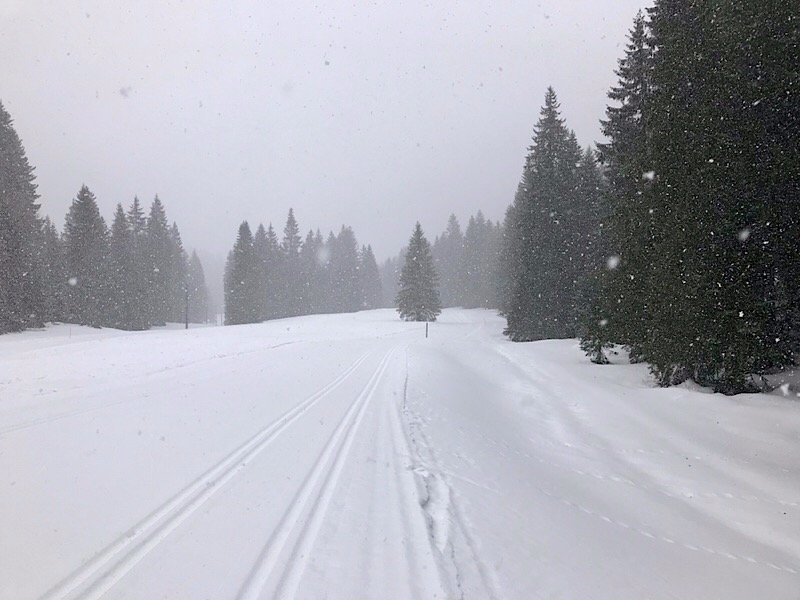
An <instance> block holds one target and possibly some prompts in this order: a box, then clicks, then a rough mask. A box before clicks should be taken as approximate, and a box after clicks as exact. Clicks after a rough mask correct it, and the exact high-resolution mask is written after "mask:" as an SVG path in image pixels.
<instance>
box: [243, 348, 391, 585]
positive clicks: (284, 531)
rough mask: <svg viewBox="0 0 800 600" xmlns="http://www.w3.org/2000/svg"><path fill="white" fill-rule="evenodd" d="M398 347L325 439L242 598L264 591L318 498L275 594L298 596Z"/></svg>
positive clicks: (385, 359) (249, 579)
mask: <svg viewBox="0 0 800 600" xmlns="http://www.w3.org/2000/svg"><path fill="white" fill-rule="evenodd" d="M394 350H395V349H394V348H392V349H390V350H389V351H388V352H387V353H386V355H385V356H384V357H383V359H382V360H381V362H380V363H379V364H378V367H377V368H376V369H375V372H374V373H373V374H372V377H370V379H369V381H368V382H367V384H366V385H365V386H364V388H363V389H362V390H361V392H360V393H359V394H358V396H357V397H356V399H355V400H354V401H353V403H352V404H351V405H350V407H349V408H348V410H347V412H346V413H345V415H344V417H343V418H342V420H341V421H340V423H339V425H338V427H337V428H336V430H335V431H334V433H333V435H331V437H330V439H329V440H328V442H327V443H326V444H325V447H324V448H323V450H322V452H321V453H320V455H319V456H318V457H317V460H316V462H315V463H314V466H313V467H312V468H311V471H310V472H309V473H308V475H307V476H306V478H305V480H304V481H303V484H302V486H301V487H300V489H299V490H298V492H297V494H296V495H295V497H294V499H293V500H292V503H291V504H290V508H289V510H288V511H287V512H286V513H284V515H283V517H282V518H281V521H280V523H279V524H278V527H277V528H276V529H275V531H274V532H273V533H272V535H271V536H270V539H269V541H268V542H267V544H266V546H264V548H263V549H262V551H261V553H260V554H259V556H258V558H257V560H256V562H255V564H254V565H253V568H252V569H251V571H250V574H249V575H248V577H247V579H246V580H245V582H244V585H243V586H242V588H241V591H240V592H239V595H238V596H237V598H239V600H256V599H258V598H260V597H261V596H262V594H263V593H264V591H265V588H266V586H267V584H268V583H269V580H270V578H271V576H272V573H273V572H274V571H275V569H276V567H278V565H279V562H280V561H279V559H280V557H281V554H282V552H283V549H284V546H286V543H287V541H288V540H289V538H290V537H291V535H292V533H293V532H294V531H295V530H296V529H297V527H298V526H300V525H301V522H302V516H303V512H304V511H305V508H306V505H308V503H309V502H310V501H311V500H312V499H313V504H312V506H311V511H310V514H309V517H308V518H307V519H306V520H305V525H304V526H303V527H302V529H301V530H300V533H299V534H298V536H299V537H298V539H297V541H296V542H295V546H294V548H293V550H292V552H291V554H290V555H289V557H288V570H287V571H285V572H284V573H283V574H282V577H281V580H280V583H279V586H278V592H277V595H276V596H275V597H277V598H292V597H293V595H292V594H293V591H292V592H291V593H288V590H295V589H296V586H297V585H298V584H299V579H300V577H301V576H302V574H303V572H304V571H305V567H306V564H307V562H308V557H309V552H310V550H311V549H312V547H313V544H314V541H315V539H316V536H317V532H318V531H319V527H320V525H321V523H322V520H323V518H324V516H325V512H326V511H327V508H328V506H329V504H330V500H331V497H332V495H333V491H334V489H335V487H336V484H337V482H338V480H339V477H340V475H341V471H342V468H343V466H344V463H345V461H346V459H347V456H348V454H349V451H350V446H351V445H352V442H353V438H354V437H355V434H356V432H357V430H358V426H359V425H360V424H361V421H362V419H363V416H364V412H365V411H366V407H367V405H368V404H369V401H370V400H371V398H372V396H373V394H374V392H375V388H376V387H377V384H378V382H379V381H380V379H381V377H382V376H383V373H384V372H385V371H386V368H387V367H388V365H389V360H390V358H391V357H392V355H393V354H394ZM342 437H344V441H343V442H342V443H341V445H340V443H339V442H340V440H341V439H342ZM331 462H333V466H332V467H331V468H329V465H330V464H331ZM326 472H327V477H326V479H325V481H324V482H323V484H322V487H321V488H320V490H319V492H318V493H317V494H316V496H314V490H315V489H316V488H317V485H318V483H319V480H320V479H321V478H322V476H323V474H324V473H326Z"/></svg>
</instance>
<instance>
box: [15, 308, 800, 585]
mask: <svg viewBox="0 0 800 600" xmlns="http://www.w3.org/2000/svg"><path fill="white" fill-rule="evenodd" d="M502 324H503V322H502V320H500V319H499V318H498V317H496V316H495V315H493V314H492V313H490V312H487V311H460V310H448V311H445V313H444V315H443V316H442V319H441V321H440V322H438V323H435V324H433V325H432V326H431V329H430V332H431V336H430V338H428V339H425V338H424V325H420V324H410V323H402V322H400V321H399V320H397V318H396V315H395V314H394V313H393V312H392V311H373V312H366V313H359V314H356V315H337V316H315V317H304V318H298V319H286V320H281V321H274V322H271V323H266V324H262V325H249V326H239V327H227V328H204V329H193V330H189V331H181V330H164V331H153V332H142V333H123V332H117V331H108V330H103V331H97V330H89V329H84V328H78V327H72V328H70V327H69V326H57V327H52V328H49V329H48V330H46V331H42V332H27V333H24V334H16V335H7V336H3V337H0V597H2V598H15V599H16V598H37V597H46V598H101V597H104V598H162V597H164V598H186V599H194V598H309V599H312V598H313V599H316V598H341V599H353V598H380V599H386V598H397V599H405V598H420V599H430V598H462V597H463V598H480V599H483V598H494V599H501V598H512V599H521V600H522V599H525V600H527V599H530V598H593V599H595V598H609V599H610V598H614V599H616V598H726V599H731V598H757V597H763V598H787V599H788V598H792V599H794V598H797V593H798V590H800V461H799V460H798V458H797V457H798V448H800V403H798V402H796V401H793V400H789V399H784V398H779V397H776V396H739V397H734V398H727V397H724V396H718V395H712V394H704V393H700V392H698V391H692V390H688V389H667V390H662V389H654V388H652V387H651V385H650V384H649V382H648V380H647V375H646V369H645V368H644V367H642V366H640V365H624V364H619V365H610V366H607V367H598V366H594V365H590V364H589V363H588V362H587V361H586V360H585V359H584V358H583V357H582V356H581V354H580V351H579V350H578V348H577V345H576V343H575V342H574V341H569V340H565V341H549V342H540V343H532V344H511V343H509V342H507V341H505V340H504V339H503V338H502V337H501V336H500V335H499V332H500V330H501V329H502ZM619 362H620V363H622V362H623V361H619Z"/></svg>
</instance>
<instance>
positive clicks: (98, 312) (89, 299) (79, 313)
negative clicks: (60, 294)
mask: <svg viewBox="0 0 800 600" xmlns="http://www.w3.org/2000/svg"><path fill="white" fill-rule="evenodd" d="M64 250H65V257H66V264H67V274H68V276H69V284H70V288H69V292H68V296H67V317H68V319H69V321H70V322H72V323H77V324H80V325H89V326H91V327H101V326H103V325H104V324H106V321H107V311H108V301H109V297H108V296H109V289H108V285H107V272H106V269H105V266H106V260H107V256H108V230H107V227H106V223H105V221H104V220H103V217H102V216H100V210H99V208H98V207H97V201H96V199H95V197H94V194H92V192H91V191H90V190H89V188H88V187H86V186H85V185H84V186H82V187H81V189H80V190H79V191H78V195H77V196H76V198H75V199H74V200H73V201H72V204H71V206H70V207H69V211H68V212H67V217H66V221H65V225H64Z"/></svg>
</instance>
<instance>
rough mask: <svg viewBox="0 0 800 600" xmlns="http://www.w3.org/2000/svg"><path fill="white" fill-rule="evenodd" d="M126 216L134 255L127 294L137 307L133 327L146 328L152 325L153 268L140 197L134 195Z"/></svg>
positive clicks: (131, 303)
mask: <svg viewBox="0 0 800 600" xmlns="http://www.w3.org/2000/svg"><path fill="white" fill-rule="evenodd" d="M126 217H127V220H128V227H129V230H130V236H131V256H132V259H131V263H130V272H129V273H128V285H127V290H128V292H127V294H128V298H129V301H128V302H129V304H130V305H131V306H136V307H137V308H136V311H135V313H134V314H133V315H132V316H135V322H131V329H134V330H144V329H149V328H150V325H151V316H152V314H151V306H152V294H151V290H150V286H149V281H150V277H149V274H150V271H151V268H150V266H149V264H150V259H149V249H148V243H147V242H148V240H147V217H146V216H145V214H144V209H142V205H141V203H140V202H139V198H137V197H135V196H134V198H133V202H132V203H131V205H130V207H129V208H128V212H127V214H126Z"/></svg>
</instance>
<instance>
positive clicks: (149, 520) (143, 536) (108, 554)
mask: <svg viewBox="0 0 800 600" xmlns="http://www.w3.org/2000/svg"><path fill="white" fill-rule="evenodd" d="M369 354H370V352H365V353H364V354H362V355H361V356H360V357H359V358H357V359H356V360H355V361H354V362H353V363H352V364H351V365H350V366H349V367H347V369H345V370H344V371H343V372H342V373H340V374H339V375H338V376H337V377H335V378H334V379H333V380H332V381H330V382H329V383H328V384H327V385H325V386H324V387H323V388H321V389H320V390H318V391H316V392H314V393H313V394H312V395H311V396H309V397H308V398H306V399H305V400H303V402H301V403H300V404H298V405H297V406H295V407H294V408H292V409H290V410H288V411H287V412H286V413H284V414H283V415H282V416H280V417H279V418H278V419H276V420H275V421H273V422H272V423H270V424H269V425H267V426H266V427H264V428H262V429H261V430H260V431H259V432H257V433H256V434H255V435H253V436H251V437H250V438H249V439H248V440H247V441H246V442H245V443H244V444H242V445H240V446H239V447H238V448H236V449H235V450H234V451H233V452H231V453H230V454H228V455H227V456H226V457H225V458H223V459H222V460H221V461H219V462H218V463H216V464H215V465H214V466H213V467H211V468H210V469H209V470H207V471H206V472H205V473H203V474H202V475H201V476H200V477H198V478H197V479H195V480H194V481H193V482H192V483H190V484H189V485H188V486H187V487H185V488H184V489H183V490H181V491H180V492H178V493H177V494H176V495H175V496H173V497H172V498H171V499H170V500H168V501H167V502H165V503H164V504H162V505H161V506H160V507H159V508H157V509H156V510H155V511H153V512H152V513H151V514H150V515H149V516H148V517H146V518H145V519H143V520H142V521H140V522H139V523H137V524H136V525H134V526H133V528H132V529H131V530H130V531H129V533H127V534H125V535H123V536H122V537H120V538H118V539H117V540H116V541H115V542H113V543H112V544H111V545H110V546H108V547H106V549H105V550H103V551H101V552H100V553H99V554H97V555H96V556H94V557H93V558H91V559H90V560H89V561H88V562H87V563H85V564H84V565H82V566H81V567H79V568H78V569H77V570H76V571H74V572H73V573H72V574H71V575H69V576H68V577H67V578H66V579H64V580H62V581H61V582H60V583H58V584H57V585H56V586H55V587H53V588H51V589H50V590H49V591H48V592H46V593H45V594H44V596H42V600H56V599H58V600H61V599H63V598H68V597H70V595H71V594H72V593H73V592H75V591H76V590H78V588H80V587H83V588H84V589H83V590H82V591H81V592H79V593H78V594H77V596H76V597H80V598H82V599H84V598H100V597H102V596H103V594H105V592H107V591H108V590H109V589H110V588H111V587H113V585H114V584H116V582H117V581H119V580H120V579H121V578H122V577H123V576H124V575H125V574H126V573H128V572H129V571H130V570H131V569H132V568H133V567H134V566H136V564H137V563H138V562H139V561H140V560H141V559H142V558H144V556H145V555H147V554H148V553H149V552H150V550H152V549H153V548H154V547H155V546H157V545H158V544H159V543H161V542H162V541H163V540H164V539H165V538H166V537H167V536H168V535H169V534H170V533H171V532H172V531H173V530H174V529H175V528H176V527H178V525H180V524H181V523H182V522H183V521H185V520H186V519H187V518H188V517H189V516H190V515H191V514H192V513H193V512H194V511H195V510H197V509H198V508H199V507H200V506H202V505H203V504H205V502H207V501H208V499H209V498H211V496H213V495H214V494H215V493H216V492H217V491H218V490H219V489H221V488H222V486H223V484H225V483H227V482H228V481H229V480H230V479H232V478H233V477H235V476H236V475H237V474H238V473H239V472H240V471H241V470H242V469H243V468H244V467H245V466H246V465H247V463H249V462H250V461H252V460H253V459H254V458H255V457H256V456H257V455H258V454H260V453H261V451H262V450H264V448H266V447H267V446H268V445H269V444H270V443H271V442H272V441H274V440H275V439H276V438H277V437H278V436H279V435H280V434H281V433H283V432H284V431H285V430H286V429H287V428H288V427H289V426H290V425H292V424H293V423H294V422H295V421H296V420H297V419H299V418H300V417H301V416H302V415H303V414H305V413H306V412H307V411H308V410H309V409H311V408H312V407H313V406H314V405H315V404H317V403H318V402H319V401H320V400H322V399H323V398H325V397H326V396H328V394H330V393H331V392H333V391H334V390H335V389H336V388H338V387H339V386H340V385H341V384H342V383H344V381H345V380H347V379H348V378H349V377H350V375H352V374H353V372H355V371H356V370H357V369H358V367H360V366H361V365H362V364H363V363H364V361H366V359H367V357H368V356H369ZM138 540H141V541H140V543H139V545H137V546H136V547H134V548H132V549H130V551H128V553H127V554H125V555H124V556H123V557H122V558H121V559H119V560H118V561H117V562H116V564H114V565H113V566H112V567H110V568H109V569H107V570H106V571H103V572H100V573H99V574H98V572H99V571H101V570H102V569H104V568H105V567H107V566H108V565H109V563H110V562H111V561H112V560H114V559H115V558H116V557H117V556H118V555H119V554H121V553H123V552H124V551H126V549H128V548H129V547H130V546H131V545H132V544H134V543H135V542H137V541H138ZM87 582H88V583H87Z"/></svg>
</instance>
